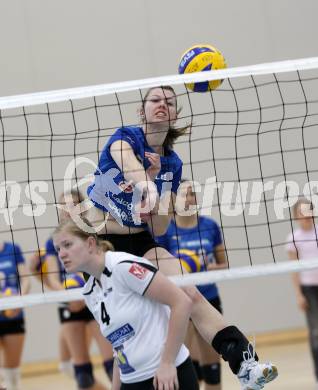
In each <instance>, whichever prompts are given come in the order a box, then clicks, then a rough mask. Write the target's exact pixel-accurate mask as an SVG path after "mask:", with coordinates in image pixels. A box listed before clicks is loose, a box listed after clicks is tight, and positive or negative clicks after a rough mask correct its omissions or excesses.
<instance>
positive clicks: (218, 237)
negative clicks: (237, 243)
mask: <svg viewBox="0 0 318 390" xmlns="http://www.w3.org/2000/svg"><path fill="white" fill-rule="evenodd" d="M212 222H213V225H214V226H213V227H214V230H213V232H214V235H215V236H214V237H215V241H214V242H215V246H217V245H220V244H223V237H222V233H221V229H220V226H219V225H218V224H217V223H216V222H214V221H212Z"/></svg>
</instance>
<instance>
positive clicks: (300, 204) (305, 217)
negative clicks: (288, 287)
mask: <svg viewBox="0 0 318 390" xmlns="http://www.w3.org/2000/svg"><path fill="white" fill-rule="evenodd" d="M292 212H293V218H294V219H295V220H296V221H297V225H298V229H296V230H294V231H293V232H291V233H290V234H289V236H288V238H287V244H286V250H287V253H288V257H289V258H290V259H291V260H298V259H302V260H306V259H308V260H311V259H318V228H317V225H316V224H315V221H314V215H313V204H312V203H311V202H310V201H309V200H307V199H305V198H300V199H299V200H298V201H297V202H296V203H295V205H294V206H293V210H292ZM292 278H293V283H294V286H295V291H296V298H297V303H298V306H299V308H300V309H301V310H302V311H304V312H305V314H306V318H307V324H308V330H309V341H310V348H311V354H312V359H313V363H314V370H315V377H316V382H317V385H316V386H317V387H316V388H317V389H318V269H312V270H309V271H302V272H300V273H294V274H293V276H292Z"/></svg>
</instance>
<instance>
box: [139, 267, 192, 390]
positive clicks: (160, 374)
mask: <svg viewBox="0 0 318 390" xmlns="http://www.w3.org/2000/svg"><path fill="white" fill-rule="evenodd" d="M145 296H146V297H148V298H150V299H152V300H155V301H158V302H160V303H163V304H165V305H167V306H169V308H170V318H169V325H168V334H167V339H166V340H165V344H164V348H163V351H162V355H161V361H160V365H159V368H158V369H157V371H156V374H155V376H154V381H153V384H154V387H155V389H167V390H174V389H179V385H178V377H177V370H176V367H175V361H176V357H177V354H178V352H179V350H180V348H181V346H182V344H183V342H184V339H185V335H186V331H187V327H188V322H189V317H190V313H191V309H192V301H191V300H190V298H189V297H188V296H187V295H186V294H185V293H184V292H183V291H182V290H181V289H180V288H178V287H177V286H176V285H175V284H174V283H172V282H171V281H170V280H169V279H168V278H167V277H166V276H164V275H163V274H162V273H161V272H160V271H158V272H157V273H156V275H155V277H154V278H153V280H152V282H151V283H150V285H149V287H148V289H147V291H146V293H145Z"/></svg>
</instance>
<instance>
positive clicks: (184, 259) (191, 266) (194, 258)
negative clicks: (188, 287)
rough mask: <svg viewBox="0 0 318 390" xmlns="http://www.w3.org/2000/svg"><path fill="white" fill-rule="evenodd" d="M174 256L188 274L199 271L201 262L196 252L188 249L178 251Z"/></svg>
mask: <svg viewBox="0 0 318 390" xmlns="http://www.w3.org/2000/svg"><path fill="white" fill-rule="evenodd" d="M174 256H175V257H176V258H177V259H180V262H181V265H182V267H183V268H184V269H185V270H186V271H187V272H189V273H191V272H200V271H201V261H200V258H199V256H198V255H197V254H196V252H194V251H192V250H190V249H179V250H178V251H177V252H176V253H175V254H174Z"/></svg>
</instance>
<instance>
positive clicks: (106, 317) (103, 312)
mask: <svg viewBox="0 0 318 390" xmlns="http://www.w3.org/2000/svg"><path fill="white" fill-rule="evenodd" d="M101 318H102V321H103V323H105V322H106V325H109V322H110V317H109V315H108V313H107V311H106V307H105V303H104V302H102V303H101Z"/></svg>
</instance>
